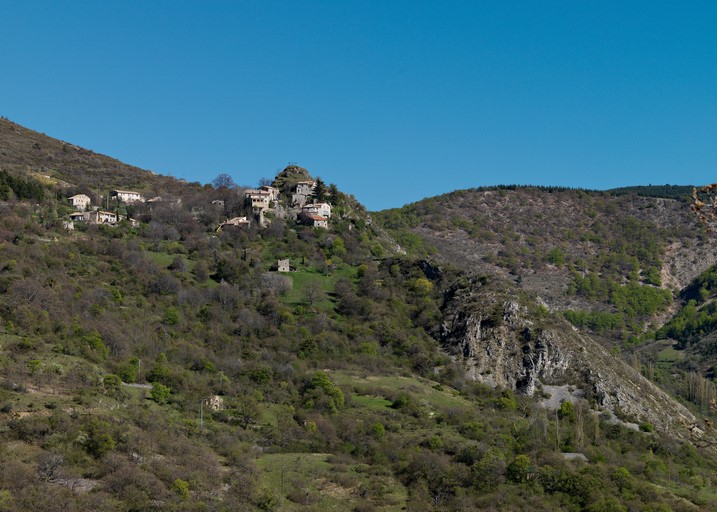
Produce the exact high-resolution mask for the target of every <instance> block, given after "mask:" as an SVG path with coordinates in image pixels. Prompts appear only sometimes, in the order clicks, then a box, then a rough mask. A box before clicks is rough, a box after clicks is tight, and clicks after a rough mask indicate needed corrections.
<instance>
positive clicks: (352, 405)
mask: <svg viewBox="0 0 717 512" xmlns="http://www.w3.org/2000/svg"><path fill="white" fill-rule="evenodd" d="M10 126H16V125H10ZM13 130H14V132H13V133H14V134H15V135H12V136H11V137H10V138H5V136H3V137H0V151H3V150H4V151H6V152H7V153H12V154H13V155H14V156H12V158H13V159H15V160H13V161H14V162H15V163H12V162H11V161H10V160H8V161H6V162H5V163H4V164H3V165H2V170H3V171H6V172H8V173H9V174H8V178H7V180H6V182H4V184H5V186H6V190H7V194H6V199H4V200H2V201H0V319H1V322H0V369H1V370H2V371H1V372H0V457H2V460H3V464H2V465H1V466H0V510H13V511H14V510H28V511H29V510H32V511H45V510H47V511H50V510H57V509H58V508H62V509H64V510H67V511H68V512H71V511H74V510H78V511H79V510H109V511H135V510H162V511H167V510H170V511H181V510H210V511H215V510H216V511H220V510H345V509H347V508H349V509H351V510H357V511H372V510H381V511H394V510H396V511H398V510H416V511H419V510H421V511H422V510H435V511H438V510H441V511H443V510H456V511H458V510H496V509H497V510H531V511H532V510H546V511H547V510H550V511H554V510H667V509H669V510H676V511H683V510H684V511H693V510H701V509H702V510H704V509H711V508H715V507H717V478H716V477H715V474H717V473H715V469H717V453H716V452H717V450H715V448H714V447H715V442H716V438H715V433H714V432H713V431H712V430H711V426H710V425H709V423H708V421H709V420H707V421H705V418H703V417H702V416H698V415H696V414H695V412H694V411H693V410H690V409H688V408H687V407H685V405H683V404H681V403H680V402H678V401H676V400H674V399H673V398H672V397H671V396H669V395H668V394H667V393H665V392H664V391H662V390H661V389H660V388H658V387H657V386H655V385H654V383H651V382H650V381H648V380H647V379H646V378H645V376H644V375H642V374H641V372H640V371H639V370H640V369H639V368H638V369H636V368H634V367H632V366H630V365H628V364H626V363H625V362H624V361H622V360H620V359H619V358H617V357H615V354H616V353H617V352H616V351H614V350H611V349H608V348H606V347H605V346H604V345H603V342H604V340H601V339H600V338H597V337H595V336H594V333H591V332H587V331H585V330H583V331H577V330H576V329H575V328H574V327H573V326H572V325H570V324H569V323H568V322H567V321H566V319H565V318H564V312H563V311H562V310H560V308H559V306H560V305H561V304H563V303H575V304H581V305H584V307H585V308H588V307H592V306H593V305H597V307H598V311H603V310H604V311H603V312H605V313H608V314H615V313H617V312H619V313H620V314H622V315H623V316H622V317H621V318H622V321H623V322H624V321H625V319H626V318H629V317H630V310H629V309H628V308H629V307H633V308H634V307H635V305H634V304H633V302H632V300H633V299H634V294H638V293H639V294H643V295H639V297H641V298H644V297H647V298H649V299H652V300H654V301H657V302H656V307H658V308H662V309H660V311H661V312H662V314H665V312H666V311H667V310H668V309H669V307H671V305H670V306H667V305H665V304H663V303H662V302H660V301H661V297H664V295H661V292H660V291H659V290H660V288H659V287H658V286H657V285H656V284H654V280H655V279H656V277H655V271H657V277H659V278H660V279H661V280H662V283H663V284H664V283H667V282H672V281H671V280H673V281H674V282H675V283H681V282H682V281H683V280H684V281H685V282H687V281H688V280H689V278H688V275H692V273H693V272H695V271H696V270H695V269H696V268H699V267H700V266H701V265H702V262H700V263H699V264H697V265H693V264H690V262H689V261H688V260H687V259H685V260H684V261H682V260H680V261H679V262H677V263H675V267H674V268H672V262H673V259H672V256H671V255H673V254H682V252H681V251H685V252H689V247H688V246H687V241H688V239H689V237H690V236H692V237H693V240H694V242H693V243H694V247H701V246H700V244H701V242H700V241H699V238H700V237H699V236H698V235H697V234H696V232H695V231H694V230H692V228H691V227H690V225H689V224H688V222H687V219H688V217H687V216H685V217H679V215H680V213H679V212H681V209H680V207H679V206H678V205H676V203H674V202H670V201H668V200H664V201H666V202H664V203H654V204H657V205H658V206H650V204H653V203H641V202H640V201H642V200H643V199H644V200H645V201H648V199H647V198H643V199H640V200H635V199H631V198H627V199H625V198H622V197H620V198H615V197H614V196H602V195H598V194H592V193H584V192H580V193H578V192H574V191H560V192H557V193H556V192H552V193H556V195H555V196H551V195H550V194H552V193H551V192H548V191H542V192H535V191H526V190H517V191H511V190H509V191H506V192H505V195H501V192H500V191H494V192H495V197H494V196H493V195H484V196H483V199H482V201H483V202H482V203H478V206H472V203H471V201H472V199H471V198H470V195H471V194H472V192H470V191H469V192H463V193H455V194H453V195H452V197H454V198H457V199H458V200H457V201H453V200H452V199H451V201H449V202H450V203H451V210H450V212H449V211H448V210H441V208H443V207H444V205H445V203H446V198H445V197H443V198H439V199H436V200H431V201H429V202H428V204H429V205H428V206H427V207H424V206H421V205H419V206H416V205H413V206H410V207H407V208H405V209H403V210H401V211H400V212H398V214H396V215H395V218H392V216H393V215H394V213H395V212H394V213H391V212H389V213H380V214H376V215H372V216H369V215H368V214H367V213H366V211H365V208H363V206H362V205H360V204H358V203H356V201H355V200H353V199H352V198H351V197H350V196H349V195H347V194H345V193H343V192H342V191H339V190H338V189H337V188H336V187H335V186H333V185H331V184H326V185H325V186H324V184H323V182H321V181H320V180H319V179H317V178H314V177H312V176H311V174H310V172H309V171H308V170H306V169H303V168H300V167H298V166H290V167H289V168H287V169H285V170H284V171H282V172H281V173H280V174H279V176H277V180H276V181H274V182H273V185H275V186H269V185H262V186H261V187H257V189H255V190H254V189H252V190H242V189H238V188H234V187H232V186H225V187H218V188H211V187H199V186H184V185H182V184H175V183H172V180H171V178H165V177H162V178H157V177H156V176H155V175H151V174H149V173H146V172H143V171H140V170H133V169H134V168H131V167H130V166H124V167H122V169H124V170H123V171H122V172H121V174H122V175H123V176H124V173H125V172H126V173H127V176H128V177H127V178H126V181H123V182H121V183H119V182H117V183H116V185H115V186H123V187H127V188H130V187H131V188H133V189H137V190H140V191H151V190H152V189H153V187H156V186H157V183H159V182H156V181H154V180H159V179H161V180H167V181H166V183H165V182H164V181H163V182H162V183H161V186H162V187H164V189H163V190H170V191H172V196H171V197H170V196H167V197H165V198H164V199H161V200H160V199H159V198H153V199H156V201H153V202H141V201H138V202H133V203H127V202H123V201H122V200H119V198H118V199H116V200H113V201H114V202H112V201H110V202H108V203H106V204H109V205H110V208H108V210H110V211H106V212H103V214H105V215H107V219H108V220H107V221H106V222H103V221H99V220H96V221H95V220H93V218H92V217H83V216H82V215H79V216H76V217H74V218H75V219H78V220H75V221H73V223H72V224H70V223H69V219H70V215H71V214H73V213H74V214H77V213H78V212H75V211H74V208H71V207H70V204H69V198H68V196H69V195H70V194H71V193H74V192H73V189H72V187H69V188H68V187H67V186H66V185H64V184H63V183H60V182H59V181H57V180H58V179H61V180H62V181H63V182H67V183H72V184H73V186H75V187H77V188H81V187H87V186H89V184H90V183H91V180H92V179H94V178H93V176H94V175H93V174H92V172H93V171H92V166H91V165H89V164H88V165H87V167H81V166H80V168H79V170H77V172H76V173H75V171H74V170H73V169H74V168H73V167H72V165H71V164H70V163H67V167H65V170H64V171H59V170H55V171H52V172H57V173H58V174H56V175H54V176H55V180H49V181H47V180H42V181H40V180H38V179H36V178H37V177H38V176H44V175H46V173H48V172H49V171H48V169H49V167H48V166H47V165H46V158H45V157H44V156H41V153H37V152H35V153H33V152H32V151H33V150H32V149H30V148H33V143H32V142H30V141H33V140H36V137H42V136H40V135H39V134H35V133H34V132H31V131H29V130H25V129H23V128H21V127H15V128H13ZM38 140H40V142H38V144H39V145H40V146H41V148H42V147H43V144H47V145H48V147H49V146H52V145H53V144H61V143H59V141H54V142H53V141H52V140H46V141H45V139H38ZM11 141H12V142H11ZM43 141H44V142H43ZM11 145H12V147H14V148H15V149H13V150H12V151H8V150H7V149H6V148H8V147H10V146H11ZM52 147H54V146H52ZM58 147H61V146H58ZM19 148H28V149H27V151H29V152H28V153H25V151H26V150H25V149H22V150H20V149H19ZM60 151H62V150H61V149H60ZM84 151H85V150H80V149H77V152H78V153H77V154H78V155H80V154H83V152H84ZM88 154H91V153H90V152H88ZM5 156H7V155H5ZM8 158H9V157H8ZM57 158H59V157H57ZM78 158H79V157H78ZM97 158H98V162H99V161H100V160H101V158H104V157H97ZM102 161H104V160H102ZM18 162H22V163H18ZM68 162H69V161H68ZM106 162H107V166H104V167H101V169H102V171H101V172H100V173H98V174H97V176H98V177H99V176H101V177H102V180H104V179H106V178H107V176H111V173H112V169H111V165H110V162H111V161H110V160H107V161H106ZM78 165H79V164H78ZM116 165H118V166H119V165H123V164H118V163H117V164H116ZM83 169H84V170H83ZM60 172H62V173H65V174H62V175H60V174H59V173H60ZM48 175H49V174H48ZM123 179H125V178H123ZM132 180H134V181H132ZM28 184H30V185H31V186H29V185H28ZM228 185H230V184H228ZM38 187H39V188H38ZM40 190H42V191H43V193H40V192H39V191H40ZM28 191H29V192H28ZM30 192H31V193H30ZM27 193H30V195H29V196H27ZM481 193H483V192H481ZM541 194H545V195H541ZM561 194H568V195H566V196H563V195H561ZM573 194H574V195H576V197H577V198H578V199H579V200H578V199H571V197H572V195H573ZM581 194H584V196H583V195H581ZM461 198H463V199H461ZM90 199H91V198H90ZM611 201H614V202H611ZM649 201H653V200H652V199H650V200H649ZM611 204H614V205H615V206H610V205H611ZM548 206H549V207H550V208H553V209H554V211H555V212H556V213H555V220H554V221H552V220H551V221H550V222H547V220H549V219H552V217H551V216H550V215H548V213H549V210H548V209H547V208H548ZM571 206H572V207H574V208H575V209H577V212H574V213H573V216H572V217H569V218H564V217H565V216H567V215H569V211H570V207H571ZM539 208H542V215H543V218H542V222H538V220H533V221H531V220H530V217H531V215H535V214H536V213H537V210H538V209H539ZM621 208H624V209H626V211H628V212H630V215H629V216H628V217H625V218H623V217H622V216H621V215H620V214H619V213H618V212H620V211H621V210H620V209H621ZM609 210H614V211H611V213H609V214H608V213H606V212H607V211H609ZM651 210H654V211H651ZM321 212H326V213H324V214H323V215H326V216H324V217H322V216H321V215H318V213H321ZM590 212H594V214H593V213H590ZM436 213H440V215H435V214H436ZM512 215H520V217H515V218H514V217H511V216H512ZM673 215H675V216H676V217H674V218H673ZM317 217H320V218H317ZM376 217H378V218H379V220H380V221H381V222H382V223H383V224H384V225H385V226H387V227H388V228H390V235H391V236H389V234H387V233H386V232H385V231H384V230H383V229H382V228H381V226H379V225H377V222H376ZM97 219H99V217H97ZM518 219H520V220H521V222H520V223H518V222H517V220H518ZM588 219H589V220H588ZM655 219H658V220H655ZM590 221H592V223H591V222H590ZM505 222H511V225H512V226H515V227H519V228H520V230H519V231H516V230H514V229H512V228H510V227H508V226H505V225H504V224H503V223H505ZM553 222H554V223H555V224H556V225H552V223H553ZM582 222H584V223H585V224H580V223H582ZM598 223H600V224H598ZM650 223H658V224H659V229H657V228H655V226H656V225H658V224H650ZM600 225H602V227H600ZM70 226H71V227H72V229H70ZM541 226H543V228H542V230H541ZM568 226H572V228H570V229H572V230H573V231H575V232H576V235H575V236H574V238H572V237H565V236H564V232H563V229H569V228H568ZM620 226H622V227H620ZM620 229H622V230H624V234H623V235H621V236H620V237H616V238H614V237H612V236H611V235H612V233H623V232H621V231H619V230H620ZM473 230H475V231H473ZM541 233H542V234H541ZM655 233H657V234H655ZM583 235H587V238H586V239H585V240H582V239H581V237H583ZM531 237H532V238H531ZM548 237H555V239H554V241H551V240H552V239H549V238H548ZM394 238H395V240H394ZM623 238H630V239H632V240H633V242H634V241H635V240H637V241H639V243H633V244H632V246H631V245H630V244H627V243H625V242H624V240H623ZM396 240H397V241H398V242H399V243H400V244H402V245H403V249H404V250H399V249H398V248H397V247H396ZM441 243H442V244H443V245H440V244H441ZM618 243H619V244H622V246H620V247H622V251H617V248H618V246H616V245H615V244H618ZM434 244H435V245H434ZM461 244H473V245H461ZM671 244H672V245H671ZM572 245H575V247H572ZM642 246H644V247H643V249H644V248H645V247H647V248H648V249H649V250H646V251H643V250H640V247H642ZM432 247H433V248H435V247H438V250H437V251H436V250H435V249H433V250H432V249H431V248H432ZM524 247H525V248H526V250H523V248H524ZM553 248H557V249H559V251H552V249H553ZM464 250H469V251H471V250H480V251H483V252H482V253H480V254H478V255H475V254H467V255H463V251H464ZM489 250H492V251H493V252H494V253H495V255H494V256H491V254H490V253H489V252H488V251H489ZM699 250H700V251H702V250H703V249H699ZM531 251H533V252H534V254H531ZM551 251H552V252H551ZM503 253H504V254H503ZM610 254H617V255H619V258H617V259H614V260H612V259H610V258H608V257H607V256H606V255H610ZM623 254H624V256H623ZM700 254H702V253H700ZM705 254H706V250H705ZM626 261H627V262H629V263H630V265H631V267H630V269H631V270H630V271H629V272H628V271H626V269H627V267H625V268H623V266H621V265H624V264H625V262H626ZM674 261H677V260H674ZM506 262H510V263H511V265H507V263H506ZM610 262H612V263H610ZM609 264H613V265H615V266H616V269H614V270H612V267H610V266H609ZM579 265H582V267H579ZM665 268H667V271H666V270H665ZM577 269H582V270H577ZM279 270H282V271H281V272H280V271H279ZM576 272H578V274H576ZM581 272H582V274H581ZM589 272H594V273H597V272H600V277H601V279H598V280H596V281H595V283H602V282H605V283H607V284H606V286H610V287H612V288H609V289H607V291H605V292H604V293H607V297H608V298H607V300H604V297H601V296H599V295H597V294H598V292H599V290H598V291H595V290H593V293H594V294H595V295H594V296H589V295H586V294H587V293H588V291H587V290H588V289H589V288H588V287H586V286H583V288H579V287H578V286H577V284H579V283H580V281H577V277H578V275H580V276H581V278H584V276H588V275H589ZM583 274H584V275H583ZM531 276H537V277H539V278H540V279H543V282H544V283H546V284H547V283H552V282H553V277H554V278H555V280H556V282H558V285H555V286H552V285H551V286H552V288H550V289H552V290H554V291H553V293H552V295H551V294H550V293H545V290H543V289H542V288H540V287H538V286H536V285H535V284H534V283H533V284H531V282H530V279H531ZM603 277H604V279H602V278H603ZM608 278H609V279H608ZM571 280H572V281H571ZM535 282H537V281H535ZM571 282H573V283H576V288H575V291H574V292H571V293H567V284H569V283H571ZM588 282H590V283H592V281H588ZM561 283H567V284H565V285H563V284H561ZM617 286H624V287H627V288H626V289H627V290H628V291H629V292H630V293H627V294H626V295H624V296H620V295H619V293H616V289H617V288H615V287H617ZM630 286H632V287H633V288H630ZM635 287H636V288H635ZM648 288H649V289H651V290H656V291H655V292H654V293H653V294H652V295H649V294H646V293H647V292H645V290H647V289H648ZM546 289H548V288H547V286H546ZM583 292H584V293H583ZM621 298H622V302H620V300H619V299H621ZM548 301H549V302H548ZM546 303H549V305H550V306H551V308H548V307H546ZM670 303H671V301H670ZM671 304H672V303H671ZM600 308H602V309H600ZM610 308H612V310H611V309H610ZM638 313H639V314H638ZM651 313H654V312H650V311H643V310H640V311H639V312H636V314H635V318H636V319H638V320H642V319H643V318H644V319H647V318H653V316H655V315H651ZM657 314H660V313H659V312H658V313H657ZM573 320H575V319H573ZM666 507H667V508H666Z"/></svg>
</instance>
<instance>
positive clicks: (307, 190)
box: [291, 180, 316, 208]
mask: <svg viewBox="0 0 717 512" xmlns="http://www.w3.org/2000/svg"><path fill="white" fill-rule="evenodd" d="M315 188H316V182H315V181H313V180H309V181H300V182H298V183H297V184H296V187H295V188H294V193H293V194H292V195H291V204H292V205H293V206H298V207H299V208H301V207H302V206H304V205H305V204H306V201H308V199H309V197H310V196H312V195H313V194H314V189H315Z"/></svg>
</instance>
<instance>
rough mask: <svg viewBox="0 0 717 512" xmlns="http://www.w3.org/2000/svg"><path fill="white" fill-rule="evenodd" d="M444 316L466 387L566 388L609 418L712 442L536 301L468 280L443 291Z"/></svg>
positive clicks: (682, 412) (685, 413)
mask: <svg viewBox="0 0 717 512" xmlns="http://www.w3.org/2000/svg"><path fill="white" fill-rule="evenodd" d="M443 314H444V316H443V323H442V325H441V328H440V336H441V341H442V343H443V346H444V348H445V350H446V351H447V352H448V353H449V354H451V356H452V357H453V358H454V360H455V361H457V362H458V363H460V364H461V365H462V366H463V367H464V370H465V374H466V375H467V376H468V378H470V379H472V380H475V381H478V382H484V383H486V384H488V385H491V386H498V387H504V388H510V389H513V390H515V391H517V392H519V393H523V394H527V395H533V394H534V393H535V392H536V390H537V389H538V388H540V387H542V386H566V387H567V386H569V387H570V388H571V389H574V390H576V392H575V393H574V394H575V395H580V396H582V397H584V398H585V399H587V400H588V401H590V402H592V403H594V404H595V405H597V406H598V407H600V408H601V409H602V410H604V411H605V412H608V413H610V414H611V415H614V414H615V413H618V414H619V416H620V417H622V418H632V419H633V421H636V422H639V423H651V424H652V425H654V426H655V428H657V429H659V430H661V431H663V432H669V433H671V434H673V435H676V436H678V437H682V438H690V439H692V440H693V441H697V442H698V443H703V444H704V445H711V444H712V442H713V441H712V437H713V436H712V434H711V433H706V432H705V431H704V429H703V428H702V427H701V426H700V425H699V422H698V420H697V418H695V416H694V415H693V414H692V413H691V412H690V411H689V410H687V409H686V408H685V407H684V406H683V405H681V404H680V403H678V402H677V401H676V400H675V399H674V398H672V397H671V396H670V395H668V394H667V393H665V392H664V391H663V390H662V389H660V388H659V387H658V386H656V385H655V384H653V383H652V382H650V381H649V380H647V379H646V378H644V377H643V376H642V375H641V374H640V373H639V372H638V371H636V370H635V369H633V368H632V367H630V366H629V365H627V364H626V363H624V362H623V361H622V360H620V359H619V358H617V357H615V356H613V355H612V354H610V352H609V351H607V350H606V349H605V348H604V347H603V346H602V345H601V344H600V343H598V342H597V341H595V340H594V339H592V338H591V337H589V336H587V335H584V334H581V333H579V332H578V331H577V330H576V329H575V328H573V327H572V326H571V325H570V324H568V323H567V322H565V321H564V320H562V318H559V317H556V316H554V315H552V314H550V313H549V312H548V311H547V309H545V308H544V307H542V306H541V305H540V304H539V303H538V301H534V300H531V299H530V298H528V297H526V296H519V295H518V294H517V292H511V289H510V288H505V287H504V288H501V287H500V286H496V285H495V283H490V282H489V281H488V280H487V279H486V278H482V277H473V278H470V279H464V280H462V281H461V282H460V283H458V284H456V285H454V286H453V287H452V288H451V289H450V290H449V291H448V292H447V294H446V297H445V303H444V306H443Z"/></svg>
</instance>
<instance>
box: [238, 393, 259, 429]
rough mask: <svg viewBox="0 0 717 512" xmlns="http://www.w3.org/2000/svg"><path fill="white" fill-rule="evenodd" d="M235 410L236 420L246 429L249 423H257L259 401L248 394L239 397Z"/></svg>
mask: <svg viewBox="0 0 717 512" xmlns="http://www.w3.org/2000/svg"><path fill="white" fill-rule="evenodd" d="M235 411H236V418H237V421H238V422H239V424H240V425H241V427H242V428H243V429H244V430H246V429H248V428H249V426H250V425H254V424H256V423H258V422H259V419H260V418H261V407H259V403H258V402H257V401H256V400H254V399H253V398H252V397H250V396H243V397H241V398H239V399H238V400H237V404H236V408H235Z"/></svg>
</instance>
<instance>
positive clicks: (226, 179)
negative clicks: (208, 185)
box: [212, 174, 237, 189]
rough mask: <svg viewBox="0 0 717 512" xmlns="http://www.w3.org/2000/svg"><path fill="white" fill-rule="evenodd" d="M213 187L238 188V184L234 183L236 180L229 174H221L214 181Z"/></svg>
mask: <svg viewBox="0 0 717 512" xmlns="http://www.w3.org/2000/svg"><path fill="white" fill-rule="evenodd" d="M212 186H213V187H214V188H217V189H219V188H227V189H230V188H237V184H236V183H234V180H233V179H232V177H231V176H229V175H228V174H220V175H218V176H217V177H216V178H214V179H213V180H212Z"/></svg>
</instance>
